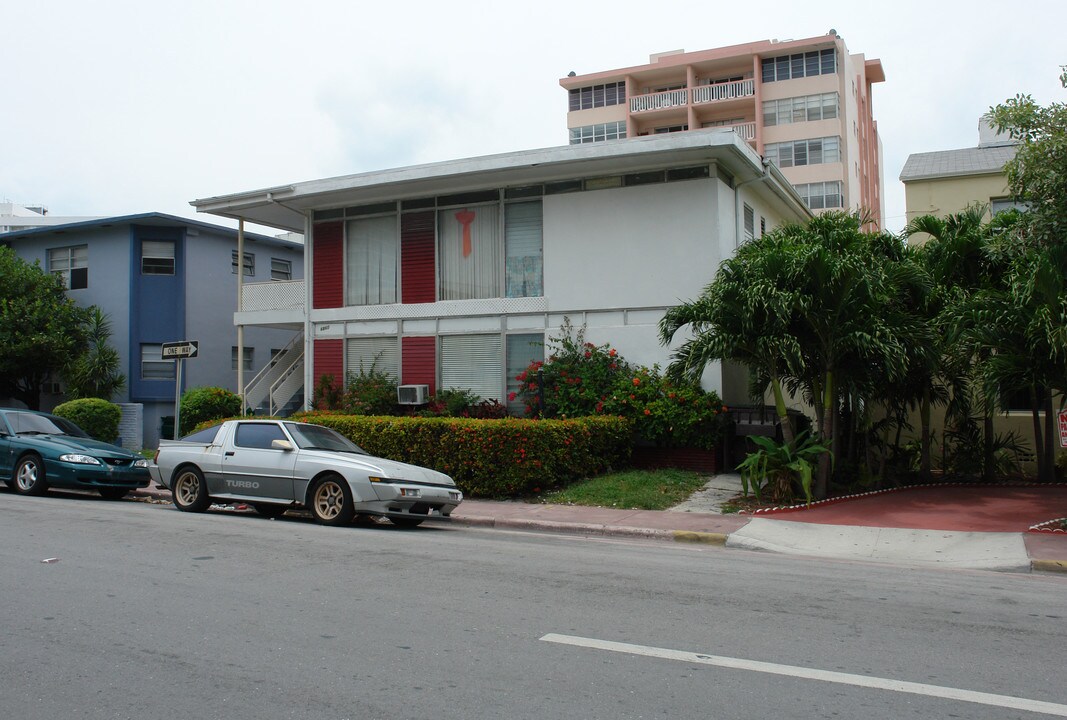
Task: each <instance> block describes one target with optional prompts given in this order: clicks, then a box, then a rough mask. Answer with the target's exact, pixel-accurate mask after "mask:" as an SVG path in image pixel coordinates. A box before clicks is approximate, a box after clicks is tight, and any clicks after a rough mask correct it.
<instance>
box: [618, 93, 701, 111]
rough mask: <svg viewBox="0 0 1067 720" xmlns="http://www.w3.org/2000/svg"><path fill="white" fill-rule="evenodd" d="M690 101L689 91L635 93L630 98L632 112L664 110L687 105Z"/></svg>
mask: <svg viewBox="0 0 1067 720" xmlns="http://www.w3.org/2000/svg"><path fill="white" fill-rule="evenodd" d="M688 102H689V91H688V90H686V89H684V88H683V89H681V90H667V91H666V92H658V93H652V94H651V95H635V96H634V97H632V98H630V112H647V111H648V110H664V109H666V108H672V107H685V106H686V104H687V103H688Z"/></svg>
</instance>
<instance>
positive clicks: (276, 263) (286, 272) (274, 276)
mask: <svg viewBox="0 0 1067 720" xmlns="http://www.w3.org/2000/svg"><path fill="white" fill-rule="evenodd" d="M270 279H271V280H280V281H286V280H292V279H293V263H292V262H290V261H289V260H282V259H280V258H271V259H270Z"/></svg>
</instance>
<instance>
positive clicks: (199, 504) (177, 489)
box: [173, 467, 211, 512]
mask: <svg viewBox="0 0 1067 720" xmlns="http://www.w3.org/2000/svg"><path fill="white" fill-rule="evenodd" d="M173 498H174V505H175V507H177V508H178V509H179V510H183V511H185V512H204V511H205V510H207V508H208V505H210V504H211V498H209V497H208V494H207V485H206V484H205V483H204V475H203V473H201V472H200V470H199V469H197V468H195V467H187V468H182V469H181V470H179V471H178V475H177V477H175V478H174V490H173Z"/></svg>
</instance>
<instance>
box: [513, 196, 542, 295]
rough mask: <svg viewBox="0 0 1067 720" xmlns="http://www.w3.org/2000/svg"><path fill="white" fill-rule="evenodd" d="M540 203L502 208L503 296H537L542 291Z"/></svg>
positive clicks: (522, 203) (527, 203)
mask: <svg viewBox="0 0 1067 720" xmlns="http://www.w3.org/2000/svg"><path fill="white" fill-rule="evenodd" d="M542 224H543V212H542V206H541V201H540V200H536V201H534V202H519V203H509V204H507V205H505V206H504V256H505V257H504V295H505V296H506V297H509V298H513V297H541V296H542V295H544V294H545V289H544V258H543V257H542V251H543V243H542Z"/></svg>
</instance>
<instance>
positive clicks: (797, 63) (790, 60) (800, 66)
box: [762, 48, 837, 82]
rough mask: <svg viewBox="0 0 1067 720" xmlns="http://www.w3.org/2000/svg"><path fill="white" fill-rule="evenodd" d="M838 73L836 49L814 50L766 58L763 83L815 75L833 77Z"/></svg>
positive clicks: (763, 63)
mask: <svg viewBox="0 0 1067 720" xmlns="http://www.w3.org/2000/svg"><path fill="white" fill-rule="evenodd" d="M836 72H837V51H836V50H835V49H834V48H826V49H825V50H814V51H811V52H806V53H797V54H795V55H782V56H781V57H775V58H764V60H763V62H762V76H763V82H775V81H777V80H796V79H797V78H802V77H812V76H815V75H833V74H834V73H836Z"/></svg>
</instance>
